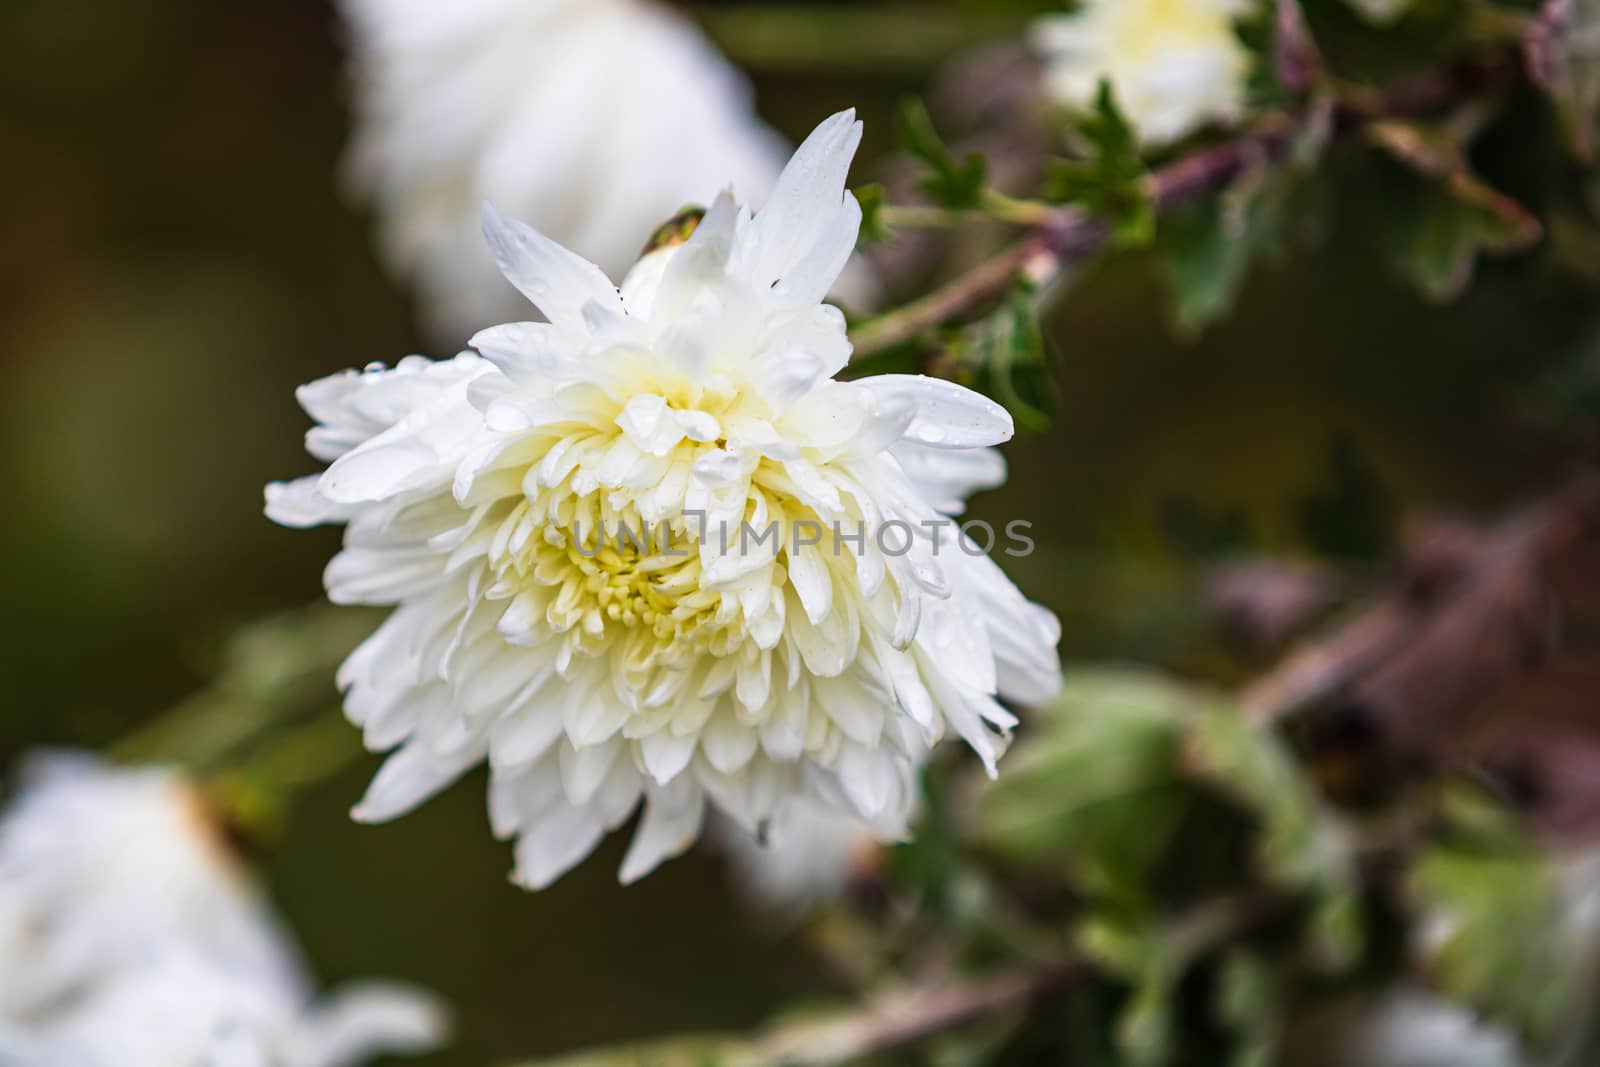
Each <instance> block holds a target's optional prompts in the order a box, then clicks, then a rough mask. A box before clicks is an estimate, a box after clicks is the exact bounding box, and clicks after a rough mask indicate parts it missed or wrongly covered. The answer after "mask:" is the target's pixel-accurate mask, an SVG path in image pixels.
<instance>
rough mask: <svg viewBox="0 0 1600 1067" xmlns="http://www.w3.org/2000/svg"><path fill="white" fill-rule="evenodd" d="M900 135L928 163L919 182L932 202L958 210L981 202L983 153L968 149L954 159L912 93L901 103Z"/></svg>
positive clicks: (986, 169)
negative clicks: (968, 150)
mask: <svg viewBox="0 0 1600 1067" xmlns="http://www.w3.org/2000/svg"><path fill="white" fill-rule="evenodd" d="M900 139H901V142H902V143H903V144H904V145H905V147H906V150H907V151H908V152H910V153H911V154H912V155H913V156H915V157H916V158H917V159H919V160H921V161H922V162H923V163H924V164H925V165H926V166H927V167H928V171H929V173H928V174H927V175H925V176H924V177H923V179H922V181H921V182H920V183H919V185H920V188H921V189H922V191H923V192H924V193H926V194H927V196H928V197H929V199H931V200H933V202H934V203H936V204H938V205H939V206H940V207H945V208H950V209H952V210H957V211H960V210H967V209H971V208H976V207H978V206H979V204H981V203H982V199H983V190H984V186H985V184H986V183H987V181H988V176H989V166H988V163H987V162H986V161H985V160H984V158H983V155H982V154H981V153H978V152H969V153H968V154H967V155H965V156H963V157H962V158H960V159H957V158H956V157H955V155H954V154H953V153H952V152H951V151H950V149H949V148H948V147H946V146H945V143H944V141H943V140H942V139H941V138H940V137H939V131H938V130H937V129H936V128H935V127H934V124H933V116H931V115H929V114H928V108H927V105H925V104H924V103H923V102H922V101H921V100H918V99H916V98H915V97H912V98H909V99H907V100H906V101H905V102H904V103H903V104H902V105H901V107H900Z"/></svg>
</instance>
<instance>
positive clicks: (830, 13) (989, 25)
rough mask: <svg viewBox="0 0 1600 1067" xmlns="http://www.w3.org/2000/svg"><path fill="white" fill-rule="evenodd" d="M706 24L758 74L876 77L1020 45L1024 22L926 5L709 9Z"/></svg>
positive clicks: (921, 71) (913, 72)
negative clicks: (1007, 43) (990, 46)
mask: <svg viewBox="0 0 1600 1067" xmlns="http://www.w3.org/2000/svg"><path fill="white" fill-rule="evenodd" d="M698 16H699V18H700V21H701V23H702V24H703V25H704V26H705V29H706V32H707V33H708V34H709V35H710V36H711V38H712V40H713V41H715V42H716V43H717V45H718V47H720V48H721V49H722V51H723V52H725V53H726V54H727V55H728V56H730V57H731V58H732V59H733V60H734V62H736V63H738V64H739V65H740V66H742V67H746V68H748V69H752V70H757V71H769V72H788V71H803V72H811V71H816V70H837V71H842V72H847V73H851V74H864V75H870V76H872V77H880V78H881V77H891V78H903V77H906V76H919V75H925V74H928V73H930V72H932V71H933V70H934V69H936V68H937V67H938V66H939V65H940V64H941V63H943V62H944V60H945V59H947V58H948V57H949V56H951V55H952V54H954V53H956V52H959V51H961V50H962V49H964V48H968V47H971V46H972V45H976V44H982V43H984V42H985V41H993V40H1001V39H1008V38H1015V37H1017V36H1018V35H1019V34H1020V33H1021V32H1022V29H1023V27H1024V26H1025V25H1026V18H1025V16H1021V15H1015V14H1005V13H1001V14H977V13H974V12H970V11H969V12H961V11H950V10H942V9H938V8H934V7H933V6H932V5H929V4H926V3H914V4H909V5H903V6H898V7H888V8H878V7H869V6H867V5H859V6H858V5H838V4H795V3H792V4H778V5H771V4H762V5H759V6H757V5H742V4H740V5H728V6H725V7H705V8H702V9H700V10H699V11H698Z"/></svg>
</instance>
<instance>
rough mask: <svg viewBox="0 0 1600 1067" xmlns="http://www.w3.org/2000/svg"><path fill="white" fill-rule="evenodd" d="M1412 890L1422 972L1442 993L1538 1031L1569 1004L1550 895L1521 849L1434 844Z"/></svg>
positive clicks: (1540, 866) (1565, 955) (1549, 882)
mask: <svg viewBox="0 0 1600 1067" xmlns="http://www.w3.org/2000/svg"><path fill="white" fill-rule="evenodd" d="M1411 885H1412V891H1413V893H1414V894H1415V895H1416V897H1417V898H1418V900H1419V902H1420V904H1421V907H1422V910H1423V914H1424V916H1425V917H1426V923H1427V926H1426V929H1430V930H1432V931H1434V934H1435V936H1434V938H1433V940H1432V942H1431V944H1429V945H1428V946H1427V963H1428V969H1429V971H1430V973H1431V974H1432V976H1433V978H1434V980H1435V981H1436V982H1437V983H1438V984H1439V985H1440V986H1441V987H1442V988H1443V989H1444V990H1445V991H1446V992H1447V993H1449V994H1450V995H1451V996H1452V997H1455V998H1458V999H1460V1000H1463V1001H1466V1002H1467V1003H1470V1004H1472V1005H1473V1006H1474V1007H1476V1008H1478V1009H1479V1010H1482V1011H1484V1012H1487V1013H1489V1014H1491V1015H1493V1016H1496V1017H1497V1018H1500V1019H1502V1020H1504V1021H1507V1022H1510V1023H1512V1024H1513V1025H1515V1026H1517V1027H1520V1028H1521V1029H1523V1030H1524V1031H1525V1032H1528V1033H1530V1034H1533V1035H1535V1036H1540V1037H1542V1036H1548V1035H1549V1034H1550V1033H1551V1031H1552V1029H1553V1028H1554V1026H1555V1025H1556V1024H1557V1023H1558V1022H1559V1021H1560V1018H1561V1015H1562V1013H1563V1012H1564V1011H1565V1010H1566V1008H1567V1007H1568V1006H1569V1005H1570V1003H1571V1000H1570V998H1571V994H1572V988H1571V985H1572V978H1573V968H1572V963H1573V961H1572V960H1571V959H1570V958H1569V957H1570V953H1569V952H1567V951H1566V946H1565V944H1564V942H1565V937H1564V931H1563V930H1562V929H1561V925H1560V921H1559V919H1560V912H1561V908H1560V896H1559V892H1558V888H1557V885H1556V882H1555V879H1554V878H1553V876H1552V873H1551V871H1550V870H1549V868H1548V867H1547V866H1546V865H1545V864H1544V863H1543V862H1541V860H1540V858H1539V857H1538V856H1537V855H1536V854H1534V853H1533V852H1532V851H1531V850H1530V851H1524V850H1521V849H1508V850H1502V849H1490V850H1483V849H1479V848H1474V847H1456V846H1452V845H1436V846H1435V847H1433V848H1432V849H1430V850H1429V851H1428V852H1427V853H1426V854H1425V855H1424V856H1423V857H1422V859H1421V860H1420V861H1419V862H1418V863H1417V866H1416V869H1415V870H1414V872H1413V875H1412V880H1411Z"/></svg>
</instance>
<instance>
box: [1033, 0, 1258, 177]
mask: <svg viewBox="0 0 1600 1067" xmlns="http://www.w3.org/2000/svg"><path fill="white" fill-rule="evenodd" d="M1256 6H1257V3H1256V0H1084V2H1083V4H1082V6H1081V8H1080V10H1077V11H1074V12H1071V13H1069V14H1062V15H1046V16H1044V17H1042V18H1040V19H1039V20H1037V21H1036V22H1035V23H1034V25H1033V29H1032V34H1031V36H1032V40H1033V45H1034V48H1035V50H1036V51H1038V52H1039V53H1040V55H1041V56H1043V57H1044V59H1045V61H1046V64H1047V67H1046V73H1045V84H1046V91H1047V92H1048V93H1049V95H1050V96H1051V97H1052V98H1053V99H1054V100H1056V101H1057V102H1058V103H1059V104H1061V105H1063V106H1065V107H1069V108H1073V109H1076V110H1086V109H1090V108H1093V107H1094V104H1095V99H1096V97H1097V96H1098V95H1099V92H1100V85H1101V83H1102V82H1103V81H1109V82H1110V83H1111V88H1112V91H1113V92H1114V93H1115V95H1116V99H1117V104H1118V106H1119V107H1121V108H1122V110H1123V113H1124V114H1126V115H1127V116H1128V119H1129V121H1130V122H1132V124H1133V125H1134V126H1135V127H1136V128H1137V129H1138V132H1139V136H1140V138H1141V139H1142V140H1143V141H1144V142H1145V143H1146V144H1148V145H1153V146H1160V145H1164V144H1169V143H1171V142H1173V141H1176V140H1178V139H1180V138H1182V137H1184V136H1186V135H1187V134H1190V133H1192V132H1194V131H1195V130H1197V129H1200V128H1201V127H1203V126H1206V125H1207V124H1210V123H1220V124H1223V125H1227V124H1230V123H1234V122H1237V121H1239V119H1241V118H1242V117H1243V116H1244V112H1245V82H1246V78H1247V76H1248V74H1249V69H1250V56H1249V53H1248V52H1247V51H1246V50H1245V47H1244V44H1243V42H1242V41H1240V40H1239V37H1238V34H1237V32H1236V25H1235V24H1236V22H1237V20H1238V19H1239V18H1240V17H1241V16H1243V15H1245V14H1247V13H1249V12H1250V11H1251V10H1252V9H1254V8H1255V7H1256Z"/></svg>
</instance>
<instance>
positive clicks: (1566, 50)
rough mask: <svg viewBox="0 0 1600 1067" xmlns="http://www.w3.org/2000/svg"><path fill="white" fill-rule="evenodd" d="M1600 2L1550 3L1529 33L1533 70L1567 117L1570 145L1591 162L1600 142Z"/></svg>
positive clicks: (1562, 0) (1563, 117)
mask: <svg viewBox="0 0 1600 1067" xmlns="http://www.w3.org/2000/svg"><path fill="white" fill-rule="evenodd" d="M1597 36H1600V0H1547V2H1546V3H1545V4H1544V6H1543V7H1542V8H1541V9H1540V11H1539V15H1538V18H1537V19H1536V20H1535V21H1534V23H1533V26H1532V27H1531V28H1530V29H1529V31H1528V42H1527V58H1528V71H1529V73H1530V74H1531V75H1532V77H1533V81H1534V83H1535V84H1536V85H1538V86H1539V87H1540V88H1541V89H1543V90H1544V91H1545V93H1546V94H1547V95H1548V96H1549V97H1550V99H1551V101H1552V102H1553V103H1554V104H1555V106H1556V111H1557V113H1558V114H1559V115H1560V117H1561V125H1562V128H1563V130H1564V131H1565V133H1566V137H1567V143H1568V144H1569V145H1570V146H1571V148H1572V152H1573V154H1574V155H1576V156H1577V157H1578V158H1579V159H1581V160H1583V161H1584V162H1586V163H1592V162H1594V158H1595V150H1596V142H1597V140H1600V49H1597V48H1596V47H1595V45H1594V42H1595V39H1596V37H1597Z"/></svg>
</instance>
